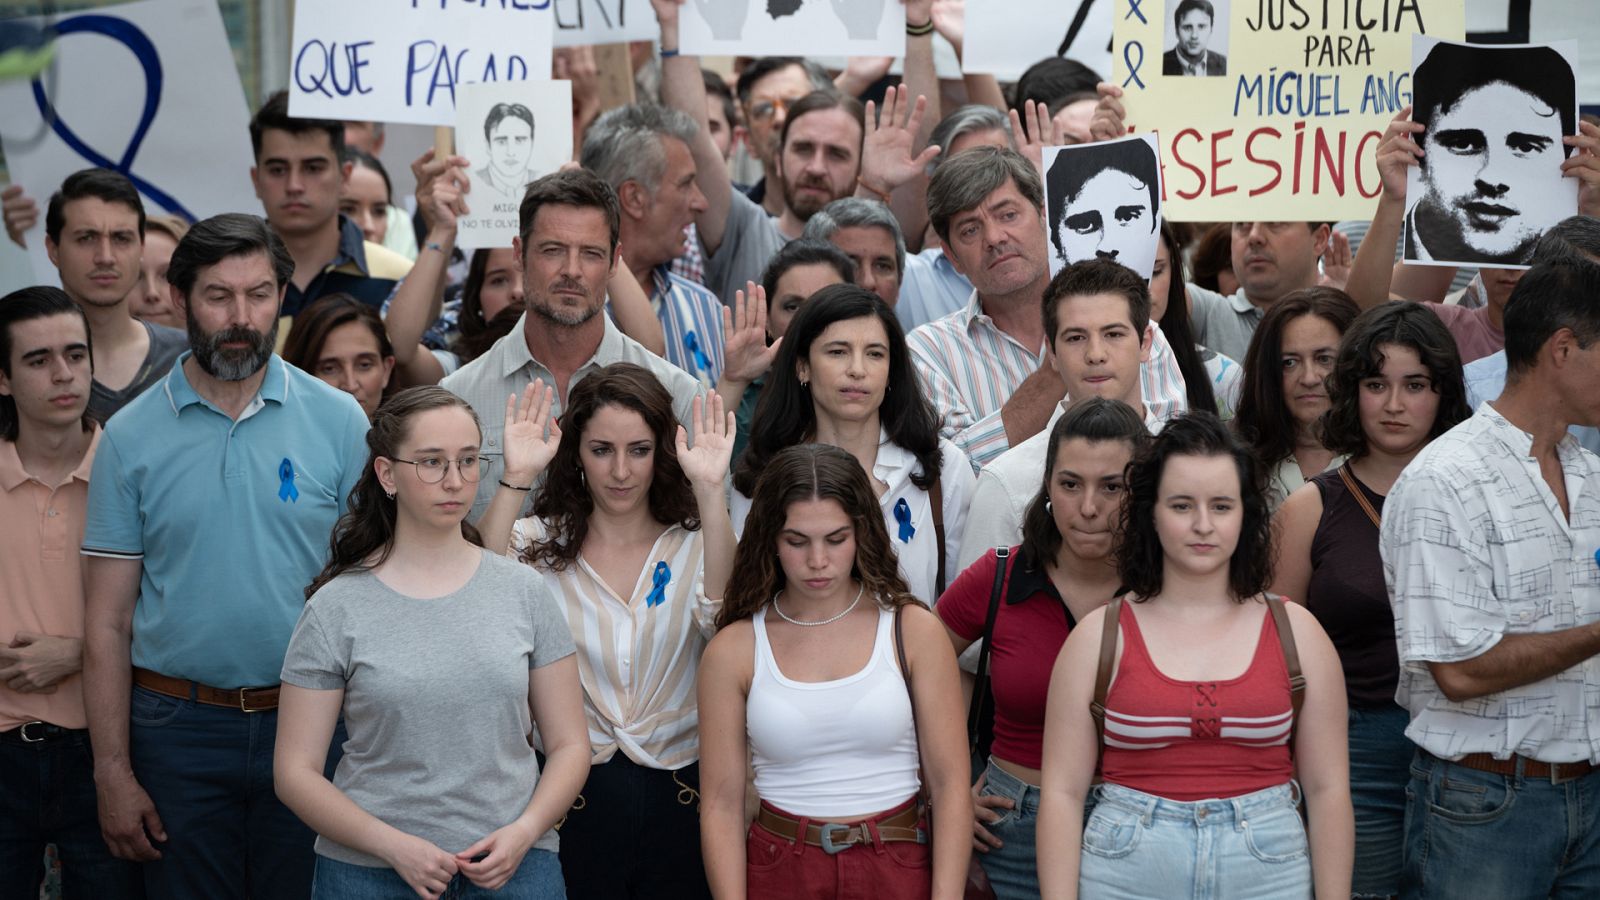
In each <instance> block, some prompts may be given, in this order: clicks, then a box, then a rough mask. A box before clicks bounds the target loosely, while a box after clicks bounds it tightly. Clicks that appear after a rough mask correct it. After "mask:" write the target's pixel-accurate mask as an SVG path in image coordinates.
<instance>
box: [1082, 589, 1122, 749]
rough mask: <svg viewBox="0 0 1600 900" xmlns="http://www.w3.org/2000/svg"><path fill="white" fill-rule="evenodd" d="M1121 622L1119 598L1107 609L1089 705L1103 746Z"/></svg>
mask: <svg viewBox="0 0 1600 900" xmlns="http://www.w3.org/2000/svg"><path fill="white" fill-rule="evenodd" d="M1121 621H1122V598H1121V597H1118V598H1116V599H1115V600H1112V601H1111V603H1110V605H1108V606H1107V607H1106V617H1105V619H1104V620H1103V623H1104V627H1103V628H1101V629H1100V666H1099V668H1098V669H1097V670H1096V671H1095V673H1094V702H1092V703H1090V704H1089V714H1090V715H1091V716H1094V731H1095V735H1096V736H1097V737H1099V738H1100V743H1101V745H1102V746H1104V744H1105V736H1106V693H1107V692H1108V691H1110V690H1111V668H1112V666H1114V665H1115V664H1116V660H1117V630H1118V625H1119V624H1120V623H1121Z"/></svg>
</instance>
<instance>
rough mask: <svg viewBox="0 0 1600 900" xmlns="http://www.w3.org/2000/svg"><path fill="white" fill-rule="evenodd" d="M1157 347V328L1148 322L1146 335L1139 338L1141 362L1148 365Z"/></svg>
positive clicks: (1145, 328) (1145, 330) (1145, 329)
mask: <svg viewBox="0 0 1600 900" xmlns="http://www.w3.org/2000/svg"><path fill="white" fill-rule="evenodd" d="M1155 345H1156V326H1155V325H1154V324H1153V323H1150V322H1146V323H1145V325H1144V334H1142V335H1140V337H1139V362H1142V363H1147V362H1149V361H1150V351H1151V349H1152V348H1154V347H1155Z"/></svg>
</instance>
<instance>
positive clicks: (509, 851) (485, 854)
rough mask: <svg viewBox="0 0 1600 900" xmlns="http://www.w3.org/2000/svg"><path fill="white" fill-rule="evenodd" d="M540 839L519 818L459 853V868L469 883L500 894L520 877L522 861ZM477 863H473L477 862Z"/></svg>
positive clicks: (457, 859)
mask: <svg viewBox="0 0 1600 900" xmlns="http://www.w3.org/2000/svg"><path fill="white" fill-rule="evenodd" d="M538 839H539V836H538V835H537V834H532V833H531V830H530V828H529V827H528V825H527V824H526V823H524V822H523V821H522V820H520V819H518V820H517V821H515V822H512V823H511V824H510V825H507V826H506V827H504V828H500V829H498V830H496V831H495V832H494V833H492V834H490V835H489V836H488V837H486V838H484V839H483V840H481V841H479V842H477V843H476V844H473V845H472V846H471V847H468V848H467V849H465V850H463V851H461V852H460V853H457V854H456V868H457V870H458V871H460V872H461V874H463V875H465V876H467V880H468V881H470V882H472V883H473V884H474V885H476V886H478V887H480V888H483V889H484V890H486V891H498V890H499V889H500V888H502V887H504V886H505V883H506V882H508V881H510V880H511V876H513V875H515V874H517V867H518V866H521V865H522V858H523V857H525V856H527V855H528V848H529V847H532V846H533V843H534V841H537V840H538ZM478 857H482V859H478V861H477V862H473V860H474V859H477V858H478Z"/></svg>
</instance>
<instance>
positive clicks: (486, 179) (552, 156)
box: [456, 81, 572, 249]
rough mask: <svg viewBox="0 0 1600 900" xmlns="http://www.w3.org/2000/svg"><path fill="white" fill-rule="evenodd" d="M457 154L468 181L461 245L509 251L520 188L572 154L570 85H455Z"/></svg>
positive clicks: (513, 233)
mask: <svg viewBox="0 0 1600 900" xmlns="http://www.w3.org/2000/svg"><path fill="white" fill-rule="evenodd" d="M456 152H457V153H459V154H461V155H462V156H465V157H466V158H467V159H468V160H469V162H470V165H469V166H468V167H467V171H468V174H469V177H470V179H471V182H472V190H470V191H469V192H468V193H467V198H466V200H467V207H468V208H469V209H470V210H471V214H470V215H468V216H466V217H464V218H463V219H462V220H461V222H460V224H459V230H460V238H459V239H460V243H461V246H462V247H463V248H464V249H476V248H479V247H509V246H511V239H512V238H513V237H516V235H517V211H518V208H519V207H520V206H521V204H522V191H523V188H525V187H526V186H527V184H528V182H530V181H533V180H534V179H535V178H538V177H539V176H541V175H546V174H548V173H550V172H554V171H555V170H556V169H557V168H559V167H560V166H561V164H562V163H563V162H565V161H566V160H567V158H568V157H570V156H571V155H572V82H570V81H540V82H534V81H526V82H510V83H501V84H469V85H462V86H461V88H460V89H459V93H458V96H457V101H456Z"/></svg>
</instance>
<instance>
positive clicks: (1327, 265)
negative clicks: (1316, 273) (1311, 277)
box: [1317, 231, 1355, 291]
mask: <svg viewBox="0 0 1600 900" xmlns="http://www.w3.org/2000/svg"><path fill="white" fill-rule="evenodd" d="M1354 263H1355V254H1354V253H1351V252H1350V239H1349V238H1348V237H1345V234H1344V232H1342V231H1332V232H1329V233H1328V249H1327V250H1326V251H1324V252H1323V254H1322V277H1321V278H1319V279H1317V284H1318V285H1319V286H1321V287H1331V288H1338V289H1339V290H1341V291H1342V290H1344V289H1345V285H1347V284H1349V283H1350V266H1351V265H1353V264H1354Z"/></svg>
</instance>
